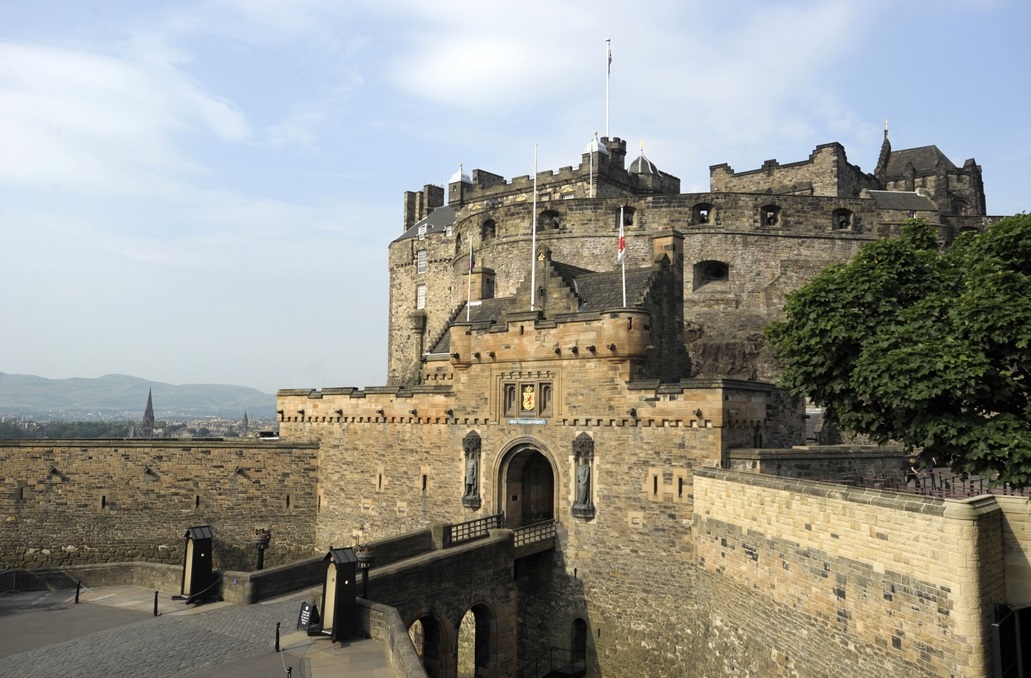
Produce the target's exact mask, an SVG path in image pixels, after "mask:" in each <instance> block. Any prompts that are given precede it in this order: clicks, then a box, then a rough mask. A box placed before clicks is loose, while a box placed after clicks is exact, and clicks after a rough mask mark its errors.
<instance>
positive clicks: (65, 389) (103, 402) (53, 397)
mask: <svg viewBox="0 0 1031 678" xmlns="http://www.w3.org/2000/svg"><path fill="white" fill-rule="evenodd" d="M151 390H152V391H153V394H154V414H155V416H156V418H157V419H178V418H183V417H195V418H204V417H224V418H226V419H239V418H242V417H243V413H244V412H247V415H248V416H249V417H250V418H251V419H274V418H275V409H276V396H274V395H270V394H268V393H262V392H261V391H258V390H257V389H253V388H248V387H246V386H227V385H223V384H183V385H181V386H173V385H172V384H165V383H162V382H159V381H147V380H146V379H140V378H138V377H130V376H126V375H124V374H107V375H104V376H103V377H97V378H95V379H81V378H73V379H44V378H43V377H36V376H33V375H28V374H5V373H3V372H0V414H3V415H8V416H11V415H13V416H19V417H31V418H33V419H36V420H46V419H84V420H90V419H112V418H119V417H121V418H127V419H132V420H134V419H139V418H142V416H143V411H144V409H145V408H146V406H147V392H148V391H151Z"/></svg>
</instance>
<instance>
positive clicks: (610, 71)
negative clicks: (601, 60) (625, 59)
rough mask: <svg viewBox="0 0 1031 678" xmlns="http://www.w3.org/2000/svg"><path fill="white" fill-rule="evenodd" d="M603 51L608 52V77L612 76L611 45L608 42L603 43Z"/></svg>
mask: <svg viewBox="0 0 1031 678" xmlns="http://www.w3.org/2000/svg"><path fill="white" fill-rule="evenodd" d="M605 50H606V51H607V52H608V55H609V68H608V73H609V75H612V43H611V42H609V41H608V40H606V41H605Z"/></svg>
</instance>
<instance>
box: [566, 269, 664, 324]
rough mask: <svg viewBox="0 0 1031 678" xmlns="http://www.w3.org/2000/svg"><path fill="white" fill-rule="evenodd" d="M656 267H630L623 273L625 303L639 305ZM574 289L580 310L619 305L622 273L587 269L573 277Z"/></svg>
mask: <svg viewBox="0 0 1031 678" xmlns="http://www.w3.org/2000/svg"><path fill="white" fill-rule="evenodd" d="M654 274H655V270H654V269H651V268H632V269H627V272H626V303H627V306H640V305H641V304H642V303H643V302H644V295H645V294H647V292H648V288H649V286H650V285H651V279H652V276H653V275H654ZM573 289H574V290H575V291H576V292H577V293H578V295H579V296H580V302H581V305H580V311H581V312H582V313H590V312H597V311H601V310H602V309H606V308H618V307H620V306H622V305H623V281H622V273H621V272H620V271H619V270H618V269H617V270H615V271H605V272H603V273H591V272H587V273H585V274H583V275H579V276H577V277H576V283H575V287H573Z"/></svg>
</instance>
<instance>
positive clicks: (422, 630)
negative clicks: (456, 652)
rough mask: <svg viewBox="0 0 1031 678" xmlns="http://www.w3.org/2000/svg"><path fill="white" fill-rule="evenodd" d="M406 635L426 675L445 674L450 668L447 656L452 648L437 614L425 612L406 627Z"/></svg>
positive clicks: (435, 677) (437, 677)
mask: <svg viewBox="0 0 1031 678" xmlns="http://www.w3.org/2000/svg"><path fill="white" fill-rule="evenodd" d="M408 635H409V637H411V639H412V645H414V646H415V652H416V654H418V655H419V659H420V660H422V665H423V668H424V669H426V675H427V676H429V678H443V677H444V676H447V675H448V674H449V672H450V668H451V667H450V666H449V662H448V658H449V656H450V655H451V654H452V652H450V650H451V649H452V648H450V647H449V643H448V637H447V630H446V627H445V625H444V623H443V622H441V621H440V619H439V618H438V617H437V615H436V614H434V613H432V612H427V613H426V614H423V615H421V616H420V617H418V618H417V619H416V620H415V621H414V622H412V624H411V626H409V627H408Z"/></svg>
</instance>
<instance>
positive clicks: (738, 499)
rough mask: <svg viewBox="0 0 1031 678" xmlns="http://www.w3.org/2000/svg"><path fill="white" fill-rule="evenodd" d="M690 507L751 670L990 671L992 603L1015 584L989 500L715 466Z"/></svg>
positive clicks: (727, 629) (725, 615)
mask: <svg viewBox="0 0 1031 678" xmlns="http://www.w3.org/2000/svg"><path fill="white" fill-rule="evenodd" d="M695 506H696V511H695V517H694V525H695V549H696V559H695V562H696V563H697V567H698V569H699V572H700V576H701V577H703V578H704V580H705V581H707V582H708V583H707V588H708V589H710V590H711V591H713V592H716V591H718V594H715V593H714V594H712V596H713V599H714V598H715V597H716V596H718V598H719V600H720V601H721V602H720V604H719V605H718V607H713V608H710V609H712V610H713V616H714V619H716V618H718V619H719V622H720V624H721V626H722V627H723V629H724V631H723V633H722V634H721V635H722V636H723V641H722V642H723V643H724V644H727V645H729V646H731V647H735V653H736V654H737V655H738V657H739V658H740V661H742V662H744V663H747V664H748V665H750V666H751V667H753V671H754V672H753V673H752V675H784V676H787V675H793V676H794V675H798V676H831V675H841V673H842V672H843V671H847V672H848V673H849V674H851V675H863V674H866V675H914V676H916V675H919V676H986V675H990V674H991V658H990V637H989V635H988V634H989V622H990V615H991V604H992V603H994V602H999V601H1002V600H1004V597H1005V589H1006V584H1005V566H1004V561H1003V538H1002V517H1003V513H1002V511H1001V510H1000V509H999V506H998V504H997V503H996V501H995V499H994V498H992V497H988V496H986V497H979V498H974V499H971V500H966V501H951V500H941V499H935V498H930V497H919V496H913V495H907V494H902V493H893V492H881V491H877V490H862V489H856V488H847V487H844V486H836V485H829V484H825V483H815V482H806V481H798V480H787V479H780V478H770V477H768V476H757V475H752V474H742V473H736V472H732V471H722V470H716V469H711V470H704V471H700V472H699V473H698V474H696V477H695ZM728 649H729V648H728ZM738 675H741V674H738Z"/></svg>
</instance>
